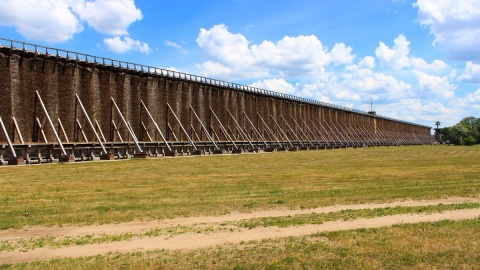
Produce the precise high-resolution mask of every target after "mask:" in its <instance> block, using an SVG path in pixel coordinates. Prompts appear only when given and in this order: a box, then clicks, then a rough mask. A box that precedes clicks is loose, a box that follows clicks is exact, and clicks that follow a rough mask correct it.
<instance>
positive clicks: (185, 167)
mask: <svg viewBox="0 0 480 270" xmlns="http://www.w3.org/2000/svg"><path fill="white" fill-rule="evenodd" d="M478 160H480V147H479V146H475V147H446V146H437V147H435V146H420V147H419V146H414V147H380V148H369V149H341V150H329V151H299V152H286V153H275V154H257V155H238V156H212V157H193V158H174V159H173V158H168V159H167V158H165V159H149V160H132V161H117V162H90V163H89V162H85V163H77V164H66V165H61V164H52V165H42V166H24V167H6V168H0V186H1V189H0V229H6V228H11V227H17V228H20V227H23V226H27V225H53V224H95V223H114V222H123V221H131V220H135V219H156V218H166V217H175V216H195V215H218V214H224V213H228V212H231V211H253V210H259V209H269V208H275V207H279V206H280V207H287V208H301V207H304V208H310V207H317V206H324V205H333V204H348V203H361V202H382V201H389V200H393V199H407V198H412V199H434V198H441V197H447V196H478V195H479V194H480V164H479V162H478ZM25 213H29V216H28V217H25V216H24V214H25Z"/></svg>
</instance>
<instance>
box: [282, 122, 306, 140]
mask: <svg viewBox="0 0 480 270" xmlns="http://www.w3.org/2000/svg"><path fill="white" fill-rule="evenodd" d="M280 118H282V120H283V122H284V123H285V125H287V128H288V130H289V131H290V132H291V133H292V134H293V136H294V137H295V139H297V141H298V143H299V144H300V145H301V146H302V147H305V145H303V143H302V141H301V140H300V138H298V136H297V134H296V133H295V131H293V129H292V128H291V127H290V125H289V124H288V123H287V121H286V120H285V118H283V115H280Z"/></svg>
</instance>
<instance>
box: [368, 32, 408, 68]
mask: <svg viewBox="0 0 480 270" xmlns="http://www.w3.org/2000/svg"><path fill="white" fill-rule="evenodd" d="M393 42H394V43H395V45H394V46H393V48H391V49H390V48H389V47H388V46H387V45H385V43H383V42H380V45H379V46H378V47H377V49H376V50H375V55H376V56H377V58H378V59H379V60H380V62H381V63H382V64H383V65H385V66H386V67H389V68H391V69H393V70H399V69H402V68H405V67H409V66H410V58H409V57H408V55H409V53H410V49H409V45H410V41H408V40H407V38H406V37H405V36H404V35H399V36H398V37H397V38H395V39H394V40H393Z"/></svg>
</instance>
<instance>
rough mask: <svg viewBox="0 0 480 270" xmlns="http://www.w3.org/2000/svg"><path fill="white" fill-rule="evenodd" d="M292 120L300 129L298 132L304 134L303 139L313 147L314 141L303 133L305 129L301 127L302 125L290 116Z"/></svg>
mask: <svg viewBox="0 0 480 270" xmlns="http://www.w3.org/2000/svg"><path fill="white" fill-rule="evenodd" d="M290 119H292V121H293V123H294V124H295V126H296V127H297V128H298V130H300V132H301V133H302V134H303V138H304V139H305V140H307V142H308V143H309V144H310V145H311V146H312V147H313V146H314V145H313V143H312V141H311V140H310V139H309V138H308V136H307V134H305V132H303V129H302V128H301V127H300V125H299V124H298V123H297V121H296V120H295V119H294V118H293V116H290Z"/></svg>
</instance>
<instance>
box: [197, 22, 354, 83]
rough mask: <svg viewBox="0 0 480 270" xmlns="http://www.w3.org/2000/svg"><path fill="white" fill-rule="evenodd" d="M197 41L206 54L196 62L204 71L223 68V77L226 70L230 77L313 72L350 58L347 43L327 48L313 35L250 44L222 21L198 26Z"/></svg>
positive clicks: (208, 71) (209, 71)
mask: <svg viewBox="0 0 480 270" xmlns="http://www.w3.org/2000/svg"><path fill="white" fill-rule="evenodd" d="M197 44H198V45H199V47H200V48H201V49H202V51H203V53H204V55H205V57H206V58H207V60H206V61H205V62H204V63H202V64H200V65H199V66H200V67H202V68H203V71H204V75H207V76H212V75H215V74H219V73H218V71H221V70H223V72H222V73H223V75H224V77H223V78H227V79H228V78H229V77H228V76H227V74H226V73H225V71H227V70H228V71H229V72H231V74H236V76H235V77H234V78H237V79H238V78H247V77H249V76H250V77H249V78H252V77H251V76H254V78H261V77H264V76H268V75H269V74H270V75H271V74H280V76H285V77H295V76H300V75H305V74H316V73H318V72H319V70H321V69H322V68H323V67H325V66H327V65H329V64H330V63H334V64H347V63H350V62H352V60H353V59H354V56H353V55H352V54H351V51H352V48H351V47H348V46H345V44H343V43H338V44H336V45H335V46H334V47H333V49H332V51H330V52H329V51H328V49H327V47H325V46H324V45H323V44H322V42H321V41H320V40H319V39H318V38H317V37H316V36H314V35H308V36H304V35H300V36H297V37H290V36H285V37H283V38H282V39H281V40H279V41H276V42H274V41H269V40H265V41H263V42H261V43H259V44H250V42H249V41H248V40H247V38H246V37H245V36H243V35H242V34H234V33H231V32H229V31H228V28H227V26H225V25H223V24H219V25H215V26H213V27H212V28H211V29H209V30H207V29H203V28H202V29H201V30H200V33H199V34H198V37H197ZM213 63H215V65H214V64H213ZM220 66H221V67H222V68H220ZM212 67H216V68H215V69H212ZM211 71H216V73H211ZM230 79H231V77H230Z"/></svg>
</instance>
